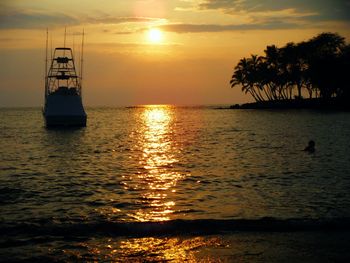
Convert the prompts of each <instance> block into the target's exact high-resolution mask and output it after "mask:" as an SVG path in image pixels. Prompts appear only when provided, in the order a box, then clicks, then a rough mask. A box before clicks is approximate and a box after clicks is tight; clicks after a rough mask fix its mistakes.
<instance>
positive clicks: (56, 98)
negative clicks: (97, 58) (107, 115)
mask: <svg viewBox="0 0 350 263" xmlns="http://www.w3.org/2000/svg"><path fill="white" fill-rule="evenodd" d="M47 43H48V40H46V65H45V106H44V109H43V115H44V118H45V123H46V126H47V127H52V126H86V119H87V116H86V113H85V110H84V107H83V103H82V96H81V95H82V84H81V83H82V69H83V67H82V66H83V63H82V62H83V54H82V53H83V46H84V33H83V38H82V48H81V63H80V76H78V74H77V71H76V65H75V62H74V54H73V51H72V49H71V48H68V47H57V48H55V50H54V53H53V56H52V57H51V61H50V68H49V70H47V64H48V60H47Z"/></svg>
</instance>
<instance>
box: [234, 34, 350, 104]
mask: <svg viewBox="0 0 350 263" xmlns="http://www.w3.org/2000/svg"><path fill="white" fill-rule="evenodd" d="M264 52H265V55H264V56H258V55H251V57H250V58H242V59H241V60H240V61H239V63H238V64H237V66H236V67H235V69H234V73H233V75H232V78H231V81H230V84H231V87H234V86H237V85H241V87H242V91H243V92H245V93H249V94H250V95H251V96H252V97H253V98H254V99H255V101H256V102H266V101H269V102H279V103H280V102H287V101H289V102H292V101H294V102H295V101H302V100H303V98H308V101H315V100H317V101H322V102H323V103H327V102H331V101H333V102H334V101H335V100H336V101H337V102H339V101H341V103H342V104H344V102H346V101H348V102H350V92H349V91H350V87H349V85H350V81H349V77H350V45H349V44H347V43H346V42H345V39H344V38H343V37H342V36H340V35H338V34H336V33H322V34H320V35H318V36H316V37H314V38H311V39H310V40H308V41H303V42H300V43H293V42H291V43H288V44H286V45H285V46H283V47H281V48H278V47H277V46H275V45H271V46H267V47H266V49H265V50H264Z"/></svg>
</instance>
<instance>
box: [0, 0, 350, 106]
mask: <svg viewBox="0 0 350 263" xmlns="http://www.w3.org/2000/svg"><path fill="white" fill-rule="evenodd" d="M65 26H66V27H67V46H70V47H72V48H75V50H76V53H78V51H79V50H80V42H81V32H82V30H83V29H84V30H85V33H86V36H85V43H86V45H85V47H84V61H85V62H84V80H83V96H84V102H85V104H86V105H88V106H98V105H101V106H103V105H106V106H124V105H137V104H180V105H183V104H184V105H199V104H233V103H242V102H247V101H250V100H251V99H250V97H248V96H245V95H244V94H242V93H241V91H240V89H239V88H238V87H236V88H235V89H231V88H230V86H229V80H230V76H231V75H232V71H233V68H234V66H235V65H236V63H237V62H238V60H239V59H240V58H242V57H245V56H249V55H250V54H260V55H262V54H263V50H264V49H265V47H266V45H270V44H276V45H277V46H282V45H284V44H286V43H287V42H291V41H294V42H299V41H302V40H307V39H309V38H311V37H313V36H315V35H317V34H318V33H321V32H337V33H339V34H341V35H342V36H344V37H346V40H347V42H350V1H349V0H293V1H292V0H278V1H276V0H275V1H272V0H265V1H264V0H101V1H93V0H84V1H74V0H60V1H49V0H46V1H45V0H31V1H28V0H8V1H7V0H1V1H0V58H1V65H0V107H10V106H14V107H15V106H40V105H42V104H43V96H44V68H45V64H44V61H45V41H46V28H48V29H49V32H50V41H49V42H50V43H51V42H52V46H53V47H56V46H62V45H63V39H64V37H63V36H64V28H65ZM51 39H52V41H51ZM50 46H51V44H50Z"/></svg>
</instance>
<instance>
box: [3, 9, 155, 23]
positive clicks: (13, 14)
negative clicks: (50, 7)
mask: <svg viewBox="0 0 350 263" xmlns="http://www.w3.org/2000/svg"><path fill="white" fill-rule="evenodd" d="M158 20H160V19H159V18H151V17H113V16H110V15H103V16H99V17H75V16H72V15H67V14H64V13H58V12H57V13H47V12H45V11H43V10H35V11H34V10H20V9H16V8H13V7H11V6H9V5H5V4H4V3H0V29H9V28H22V29H26V28H46V27H55V26H63V25H79V24H81V23H87V24H122V23H144V22H150V21H158Z"/></svg>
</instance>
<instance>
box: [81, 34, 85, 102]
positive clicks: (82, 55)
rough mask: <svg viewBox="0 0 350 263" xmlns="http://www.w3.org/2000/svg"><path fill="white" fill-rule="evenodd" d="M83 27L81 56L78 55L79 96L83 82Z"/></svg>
mask: <svg viewBox="0 0 350 263" xmlns="http://www.w3.org/2000/svg"><path fill="white" fill-rule="evenodd" d="M84 36H85V33H84V28H83V35H82V38H81V57H80V96H82V92H81V88H82V84H83V62H84V59H83V56H84Z"/></svg>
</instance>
